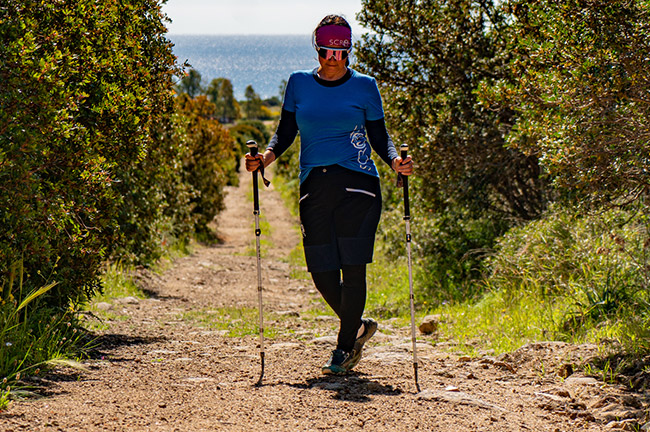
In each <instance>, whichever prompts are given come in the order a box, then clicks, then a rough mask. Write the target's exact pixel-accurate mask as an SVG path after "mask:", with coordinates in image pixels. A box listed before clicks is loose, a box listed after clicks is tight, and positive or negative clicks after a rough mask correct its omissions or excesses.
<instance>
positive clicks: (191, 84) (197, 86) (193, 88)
mask: <svg viewBox="0 0 650 432" xmlns="http://www.w3.org/2000/svg"><path fill="white" fill-rule="evenodd" d="M178 89H179V92H180V93H186V94H187V95H188V96H189V97H190V98H195V97H197V96H198V95H200V94H201V92H202V91H203V88H202V87H201V74H200V73H199V72H198V71H197V70H196V69H190V71H189V72H188V73H187V75H185V76H184V77H183V79H181V82H180V83H179V84H178Z"/></svg>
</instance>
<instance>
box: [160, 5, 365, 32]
mask: <svg viewBox="0 0 650 432" xmlns="http://www.w3.org/2000/svg"><path fill="white" fill-rule="evenodd" d="M360 10H361V0H325V1H323V0H168V1H167V3H166V4H164V5H163V12H164V13H165V14H166V15H167V16H168V17H169V18H170V19H171V20H172V22H171V23H168V24H167V28H168V30H169V34H170V35H174V34H219V35H225V34H232V35H244V34H263V35H266V34H269V35H270V34H278V35H281V34H303V35H306V34H311V33H312V31H313V30H314V28H315V27H316V25H317V24H318V23H319V21H320V20H321V19H322V18H323V17H324V16H325V15H328V14H331V13H335V14H339V15H344V16H345V17H346V19H347V20H348V22H349V23H350V26H351V27H352V33H353V34H354V35H360V34H362V33H364V32H365V31H364V29H363V27H361V26H360V25H359V23H358V22H357V21H356V18H355V16H356V14H357V13H358V12H359V11H360Z"/></svg>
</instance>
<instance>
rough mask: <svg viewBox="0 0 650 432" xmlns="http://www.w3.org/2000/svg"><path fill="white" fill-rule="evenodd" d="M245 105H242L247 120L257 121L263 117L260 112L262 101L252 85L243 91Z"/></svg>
mask: <svg viewBox="0 0 650 432" xmlns="http://www.w3.org/2000/svg"><path fill="white" fill-rule="evenodd" d="M244 97H245V98H246V103H245V104H244V111H245V112H246V118H247V119H248V120H258V119H260V118H262V117H263V116H264V113H263V111H262V99H261V98H260V96H259V95H258V94H257V93H256V92H255V89H253V86H252V85H248V86H247V87H246V90H245V91H244Z"/></svg>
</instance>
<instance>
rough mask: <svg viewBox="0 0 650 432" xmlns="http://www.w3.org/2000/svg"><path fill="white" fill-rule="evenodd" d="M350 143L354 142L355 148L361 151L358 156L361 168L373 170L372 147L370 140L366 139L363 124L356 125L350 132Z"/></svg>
mask: <svg viewBox="0 0 650 432" xmlns="http://www.w3.org/2000/svg"><path fill="white" fill-rule="evenodd" d="M350 143H352V145H353V146H354V148H355V149H357V150H358V151H359V153H358V156H357V162H359V168H361V169H363V170H366V171H372V167H371V165H370V149H369V146H368V140H367V139H366V129H365V128H364V127H363V126H355V127H354V130H353V131H352V132H351V133H350Z"/></svg>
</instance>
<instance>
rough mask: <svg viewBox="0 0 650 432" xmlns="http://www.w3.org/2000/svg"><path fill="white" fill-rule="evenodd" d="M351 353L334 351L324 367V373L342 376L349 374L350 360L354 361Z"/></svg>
mask: <svg viewBox="0 0 650 432" xmlns="http://www.w3.org/2000/svg"><path fill="white" fill-rule="evenodd" d="M350 354H351V353H348V352H345V351H343V350H340V349H335V350H334V351H332V356H331V357H330V359H329V360H328V361H327V363H325V366H323V373H324V374H325V375H342V374H345V373H347V372H348V371H349V370H350V368H349V364H350V360H351V359H352V357H351V355H350Z"/></svg>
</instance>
